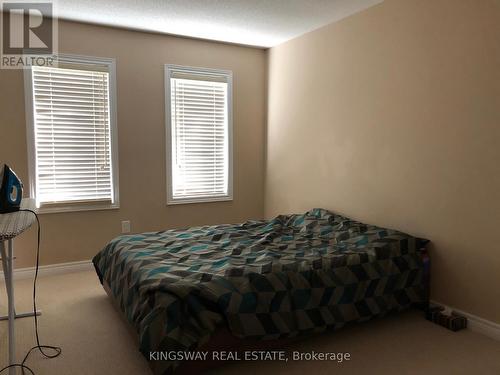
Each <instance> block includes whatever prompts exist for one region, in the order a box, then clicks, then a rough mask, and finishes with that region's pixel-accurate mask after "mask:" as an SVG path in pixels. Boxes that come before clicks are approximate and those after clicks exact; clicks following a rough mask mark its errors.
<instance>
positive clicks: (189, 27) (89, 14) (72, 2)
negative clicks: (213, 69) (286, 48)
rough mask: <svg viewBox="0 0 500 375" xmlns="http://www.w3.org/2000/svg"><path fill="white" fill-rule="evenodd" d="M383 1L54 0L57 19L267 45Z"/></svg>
mask: <svg viewBox="0 0 500 375" xmlns="http://www.w3.org/2000/svg"><path fill="white" fill-rule="evenodd" d="M382 1H383V0H142V1H137V0H106V1H102V0H59V1H58V2H57V14H58V16H59V18H60V19H67V20H73V21H81V22H88V23H94V24H100V25H107V26H116V27H124V28H130V29H135V30H144V31H152V32H160V33H166V34H173V35H183V36H188V37H195V38H202V39H210V40H217V41H222V42H229V43H237V44H244V45H250V46H256V47H272V46H275V45H277V44H280V43H283V42H285V41H287V40H289V39H292V38H294V37H297V36H299V35H302V34H304V33H306V32H308V31H311V30H314V29H317V28H319V27H321V26H324V25H327V24H329V23H331V22H335V21H338V20H340V19H342V18H344V17H347V16H349V15H351V14H353V13H356V12H359V11H361V10H363V9H366V8H368V7H370V6H372V5H375V4H378V3H381V2H382Z"/></svg>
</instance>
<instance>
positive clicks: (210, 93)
mask: <svg viewBox="0 0 500 375" xmlns="http://www.w3.org/2000/svg"><path fill="white" fill-rule="evenodd" d="M169 79H170V82H169V83H170V136H171V186H169V188H170V189H171V192H170V194H171V195H170V196H169V201H170V203H175V202H181V203H182V202H186V201H188V202H189V201H192V202H199V201H212V200H224V199H230V198H231V192H230V98H229V96H230V95H229V93H230V84H231V79H230V75H228V73H227V72H224V73H219V74H218V73H214V72H213V71H210V73H207V72H206V71H196V70H192V69H191V68H190V70H189V71H187V70H182V69H173V70H172V71H170V74H169Z"/></svg>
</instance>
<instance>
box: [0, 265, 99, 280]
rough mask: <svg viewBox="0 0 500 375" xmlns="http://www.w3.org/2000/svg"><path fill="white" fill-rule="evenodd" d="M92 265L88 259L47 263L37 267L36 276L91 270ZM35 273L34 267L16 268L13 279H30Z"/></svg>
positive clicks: (1, 274) (0, 278)
mask: <svg viewBox="0 0 500 375" xmlns="http://www.w3.org/2000/svg"><path fill="white" fill-rule="evenodd" d="M93 269H94V266H93V264H92V262H91V261H90V260H83V261H79V262H69V263H57V264H49V265H47V266H40V267H39V268H38V277H43V276H51V275H60V274H64V273H72V272H79V271H89V270H93ZM34 275H35V267H28V268H17V269H15V270H14V280H21V279H31V278H33V276H34ZM3 280H4V277H3V272H0V282H3Z"/></svg>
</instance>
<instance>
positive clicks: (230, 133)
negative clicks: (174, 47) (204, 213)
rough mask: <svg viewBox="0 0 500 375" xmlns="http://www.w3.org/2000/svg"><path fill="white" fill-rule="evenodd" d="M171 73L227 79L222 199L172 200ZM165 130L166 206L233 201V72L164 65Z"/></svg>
mask: <svg viewBox="0 0 500 375" xmlns="http://www.w3.org/2000/svg"><path fill="white" fill-rule="evenodd" d="M173 72H183V73H198V74H199V73H203V74H207V75H210V74H215V75H218V76H220V75H224V76H226V77H227V96H228V97H227V103H228V115H227V121H228V124H227V126H228V148H229V150H228V176H227V178H228V181H227V185H228V186H227V195H225V196H222V197H203V198H174V197H173V191H172V131H171V129H172V117H171V115H170V110H171V98H170V92H171V91H170V78H171V77H172V73H173ZM165 124H166V126H165V128H166V150H167V152H166V154H167V158H166V160H167V166H166V167H167V205H176V204H187V203H207V202H224V201H232V200H233V72H232V71H230V70H222V69H211V68H196V67H190V66H183V65H174V64H165Z"/></svg>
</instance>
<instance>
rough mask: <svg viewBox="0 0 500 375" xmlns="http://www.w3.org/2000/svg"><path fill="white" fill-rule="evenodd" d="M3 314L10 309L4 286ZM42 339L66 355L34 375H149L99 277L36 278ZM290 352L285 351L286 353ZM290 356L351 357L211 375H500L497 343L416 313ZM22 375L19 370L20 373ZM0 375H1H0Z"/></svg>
mask: <svg viewBox="0 0 500 375" xmlns="http://www.w3.org/2000/svg"><path fill="white" fill-rule="evenodd" d="M15 284H16V302H17V311H18V312H22V311H24V310H29V309H30V308H31V281H29V280H18V281H16V282H15ZM0 287H1V289H2V290H1V292H0V312H1V313H2V314H3V313H4V312H5V311H6V309H7V306H6V297H5V288H4V287H3V284H0ZM38 291H39V292H38V295H39V298H38V305H39V308H40V309H42V312H43V315H42V316H41V317H40V320H39V322H40V335H41V340H42V341H43V343H44V344H49V345H58V346H61V347H62V348H63V353H62V355H61V356H60V357H58V358H55V359H45V358H42V357H41V355H40V354H39V353H37V352H35V353H33V354H32V355H31V357H30V360H29V361H28V365H29V366H30V367H31V368H32V369H33V370H34V371H35V373H36V375H59V374H61V375H66V374H68V375H87V374H88V375H97V374H99V375H100V374H106V375H115V374H116V375H150V374H151V373H150V371H149V367H148V365H147V363H146V360H145V359H144V358H143V357H142V356H141V355H140V353H139V352H138V350H137V348H136V345H135V342H134V339H133V338H132V336H131V334H130V332H129V330H128V329H127V328H126V327H125V324H124V323H123V321H122V319H121V318H120V317H119V315H118V314H117V312H116V311H115V309H114V307H113V306H112V304H111V303H110V301H109V299H108V297H107V295H106V293H105V292H104V291H103V289H102V287H101V285H100V284H99V281H98V279H97V277H96V275H95V273H94V272H90V271H89V272H78V273H73V274H65V275H55V276H47V277H42V278H40V279H39V288H38ZM16 340H17V342H16V350H17V358H18V360H21V359H22V358H23V357H24V353H25V352H26V351H27V350H28V349H29V348H30V347H31V346H33V345H34V332H33V320H32V318H24V319H18V320H16ZM7 342H8V340H7V322H5V321H3V322H0V368H1V367H3V366H5V365H6V363H7V351H8V350H7V348H8V346H7ZM284 349H285V348H284ZM286 349H287V350H289V351H299V352H311V351H315V352H348V353H350V356H351V359H350V360H349V361H344V362H342V363H337V362H329V361H292V360H290V361H288V362H287V363H284V362H276V361H255V362H227V363H225V364H224V365H223V366H221V367H220V368H217V369H216V370H213V371H212V373H213V374H235V373H237V374H239V375H244V374H255V373H259V374H262V375H264V374H279V373H283V374H284V373H286V374H287V375H292V374H301V375H302V374H305V373H307V372H311V373H314V374H315V375H319V374H329V373H331V372H332V371H334V372H335V374H341V375H343V374H385V375H390V374H398V375H399V374H453V375H455V374H482V375H488V374H492V375H493V374H500V342H497V341H494V340H492V339H490V338H487V337H485V336H482V335H479V334H477V333H474V332H471V331H469V330H464V331H460V332H456V333H454V332H451V331H448V330H446V329H444V328H441V327H439V326H437V325H434V324H432V323H429V322H427V321H426V320H424V319H423V318H422V316H421V313H419V312H416V311H408V312H405V313H402V314H398V315H393V316H388V317H385V318H382V319H377V320H373V321H370V322H367V323H363V324H358V325H354V326H351V327H347V328H345V329H343V330H340V331H338V332H333V333H328V334H323V335H319V336H316V337H312V338H308V339H305V340H302V341H300V342H297V343H294V344H291V345H290V346H289V347H288V348H286ZM18 373H20V371H19V372H18ZM2 375H3V373H2Z"/></svg>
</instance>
